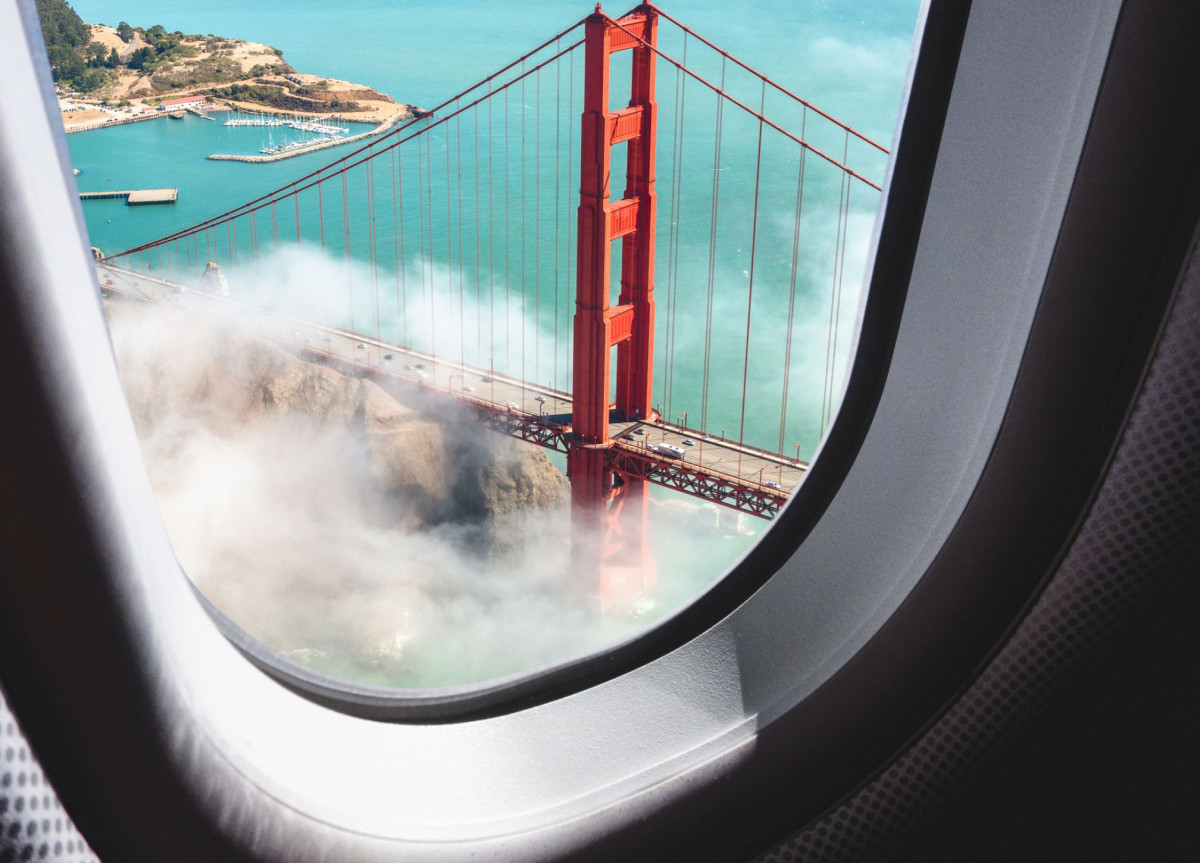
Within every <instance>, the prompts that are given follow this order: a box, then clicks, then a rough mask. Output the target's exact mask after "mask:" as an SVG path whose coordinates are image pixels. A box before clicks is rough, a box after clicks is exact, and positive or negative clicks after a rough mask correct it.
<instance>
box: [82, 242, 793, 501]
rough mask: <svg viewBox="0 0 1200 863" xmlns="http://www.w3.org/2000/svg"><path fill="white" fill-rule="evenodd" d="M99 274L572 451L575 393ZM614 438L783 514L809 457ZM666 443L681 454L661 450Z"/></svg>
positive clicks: (698, 483)
mask: <svg viewBox="0 0 1200 863" xmlns="http://www.w3.org/2000/svg"><path fill="white" fill-rule="evenodd" d="M97 270H98V273H99V275H100V281H101V284H102V286H104V287H105V288H106V289H107V290H109V291H111V292H115V293H119V294H124V295H127V296H129V297H131V298H135V299H138V300H142V301H144V300H151V301H160V302H166V303H170V304H175V305H180V306H184V307H187V308H189V309H191V310H193V311H196V312H201V313H204V314H211V315H218V316H237V317H238V318H239V319H242V320H246V319H249V320H251V321H253V325H254V327H255V329H256V330H257V331H258V332H259V333H261V334H262V335H264V336H266V337H268V338H271V339H272V340H275V341H277V342H280V343H283V344H287V345H290V346H291V347H292V348H293V349H295V350H297V351H298V352H302V353H305V354H307V355H309V356H310V357H313V358H316V359H319V360H320V361H322V362H325V363H328V364H330V365H332V366H336V367H339V368H342V369H344V370H346V371H349V372H352V373H356V374H365V375H368V376H370V377H371V378H372V379H373V380H375V381H376V382H378V383H380V384H381V385H383V386H384V387H385V388H388V389H392V388H396V387H406V388H418V389H419V390H421V391H425V392H428V393H430V395H431V396H438V397H442V398H444V397H446V396H450V397H452V398H453V399H454V400H455V401H456V402H458V403H459V404H460V405H463V406H464V407H466V408H468V409H470V410H471V411H473V412H474V414H475V416H474V421H476V422H478V423H479V424H481V425H484V426H487V427H489V428H491V429H493V430H496V431H501V432H505V433H507V434H511V435H514V436H516V437H520V438H523V439H525V440H528V441H531V442H533V443H538V444H540V445H542V446H546V447H548V448H550V449H555V450H558V451H559V452H564V453H565V452H566V451H567V449H568V447H569V441H570V435H571V415H572V409H573V405H572V401H571V395H570V394H569V393H566V392H562V391H560V390H555V389H552V388H550V387H545V386H538V385H536V384H530V383H528V382H524V381H520V380H517V379H514V378H511V377H508V376H505V375H503V374H499V373H495V372H492V371H490V370H487V369H479V368H475V367H472V366H467V365H461V364H459V363H456V362H450V361H447V360H446V359H444V358H438V357H434V356H432V355H430V354H427V353H423V352H420V351H415V350H412V349H409V348H405V347H401V346H398V345H392V344H388V343H386V342H382V341H378V340H376V339H372V338H370V337H367V336H362V335H358V334H355V333H350V332H345V331H343V330H338V329H334V328H331V327H320V326H315V325H313V324H310V323H306V322H302V321H299V320H297V319H294V318H290V317H286V316H284V315H279V314H275V313H273V312H267V311H263V310H261V309H257V308H255V307H251V306H246V305H243V304H241V303H238V302H236V301H234V300H230V299H228V298H224V297H219V296H215V295H212V294H207V293H202V292H199V291H192V290H189V289H187V288H184V287H181V286H179V285H175V284H172V283H170V282H167V281H164V280H161V279H157V278H154V277H152V276H146V275H141V274H137V273H132V272H130V271H128V270H123V269H120V268H117V267H112V266H110V265H105V264H99V265H98V266H97ZM609 436H610V437H611V438H612V439H613V446H612V451H613V452H612V455H613V458H612V464H613V469H614V470H618V471H621V472H624V473H628V474H630V475H634V476H640V477H642V478H644V479H647V480H649V481H651V482H654V483H656V484H659V485H664V486H667V487H670V488H676V489H678V490H680V491H684V492H687V493H689V494H693V495H695V496H698V497H702V498H705V499H708V500H712V501H714V502H717V503H721V504H724V505H726V506H732V507H734V508H736V509H740V510H743V511H746V512H750V513H752V514H755V515H760V516H764V517H770V516H772V515H774V514H775V512H777V511H778V508H779V506H781V505H782V504H783V503H784V502H786V500H787V499H788V497H789V496H790V493H791V491H792V489H794V488H795V486H796V485H797V484H798V483H799V482H800V480H801V479H802V478H803V476H804V473H805V471H807V469H808V464H807V463H805V462H802V461H797V460H795V459H792V458H788V457H786V456H781V455H779V454H778V453H773V452H769V451H767V450H762V449H758V448H755V447H751V446H745V445H739V444H738V443H737V442H736V441H729V440H725V439H723V438H721V437H719V436H713V435H707V434H703V433H701V432H700V431H698V430H696V429H689V428H686V427H684V426H679V425H675V424H672V423H666V422H662V421H639V422H628V421H625V420H623V419H620V418H619V417H614V419H613V421H612V422H611V423H610V424H609ZM663 445H668V446H671V447H674V448H676V449H677V450H678V451H680V452H682V455H677V454H676V453H675V452H672V451H671V450H664V449H662V447H663Z"/></svg>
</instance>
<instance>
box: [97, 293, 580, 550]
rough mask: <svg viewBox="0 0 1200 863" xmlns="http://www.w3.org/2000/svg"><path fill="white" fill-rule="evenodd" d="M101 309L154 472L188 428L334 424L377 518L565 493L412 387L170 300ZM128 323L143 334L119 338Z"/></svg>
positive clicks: (475, 512) (535, 501) (531, 453)
mask: <svg viewBox="0 0 1200 863" xmlns="http://www.w3.org/2000/svg"><path fill="white" fill-rule="evenodd" d="M109 316H110V319H111V320H112V322H113V328H114V341H115V345H116V349H117V356H118V362H119V365H120V368H121V374H122V378H123V380H124V381H125V384H126V395H127V398H128V400H129V404H130V410H131V412H132V414H133V418H134V422H135V425H136V426H137V428H138V432H139V436H140V437H141V438H142V440H143V441H144V442H145V441H157V442H159V447H160V448H159V449H156V450H154V451H153V452H152V454H151V455H152V457H151V458H150V459H149V462H150V469H151V473H152V475H153V474H154V473H155V472H156V471H155V464H156V462H157V461H158V460H160V459H169V458H170V457H171V455H172V445H171V444H172V441H174V442H175V443H180V442H181V440H182V437H181V436H183V435H186V434H187V433H188V431H189V428H190V429H191V430H193V431H194V430H195V429H196V428H197V427H200V428H204V429H207V430H209V431H210V432H212V433H214V434H217V435H221V434H222V433H223V431H224V432H229V431H231V430H234V429H239V428H243V427H246V426H255V425H259V426H277V427H281V428H286V434H287V436H288V437H290V438H292V439H293V440H294V439H296V438H301V439H303V438H312V439H319V438H321V437H323V436H326V435H328V434H330V433H336V434H338V435H342V436H344V437H345V442H344V443H343V447H344V446H345V445H346V443H350V442H353V443H357V444H359V445H361V447H362V451H361V453H359V454H361V455H363V456H365V465H358V466H356V467H354V468H349V467H348V469H350V470H353V471H355V472H357V470H359V469H361V468H362V467H364V466H365V467H366V473H367V478H368V479H369V480H370V484H371V485H373V486H374V487H375V490H376V491H377V492H378V494H379V495H381V497H382V499H383V500H384V501H385V502H386V504H387V505H386V506H385V507H384V509H383V510H382V511H380V512H377V513H376V515H377V517H379V518H380V519H382V520H384V521H386V520H387V519H388V517H392V518H394V519H395V520H396V522H397V523H402V524H403V525H404V526H406V527H408V528H413V527H417V526H420V525H433V524H441V523H445V522H457V523H464V524H472V525H476V526H481V527H485V528H486V527H487V526H488V523H490V521H491V520H493V519H494V518H495V517H496V516H502V515H506V514H508V513H513V512H518V511H528V510H539V509H546V508H550V507H555V506H559V505H562V504H563V502H564V501H565V498H566V494H567V488H568V486H567V482H566V478H565V477H563V475H562V474H561V473H560V472H559V471H558V470H557V469H556V468H555V467H554V465H552V464H551V463H550V461H549V460H548V459H547V458H546V456H545V454H544V453H543V452H542V451H541V450H539V449H536V448H534V447H530V446H522V445H520V444H519V443H518V442H516V441H513V440H510V439H508V438H505V437H503V436H499V435H496V434H494V433H491V432H487V431H484V430H481V429H478V428H475V427H472V426H464V425H461V424H457V423H453V422H449V423H444V422H441V421H439V420H438V419H436V418H435V417H434V416H431V414H430V413H428V412H426V411H422V410H421V409H420V407H421V405H420V400H419V394H417V393H414V397H413V398H411V399H409V400H408V404H404V403H402V402H401V401H399V400H398V399H397V397H396V394H392V393H389V392H386V391H385V390H384V389H383V388H382V387H380V386H379V385H378V384H376V383H374V382H372V381H369V380H363V379H360V378H355V377H351V376H348V375H344V374H342V373H340V372H338V371H336V370H334V369H331V368H328V367H326V366H322V365H317V364H314V363H310V362H305V361H303V360H301V359H299V358H297V357H296V356H293V355H292V354H291V353H289V352H288V351H286V350H285V349H284V348H282V347H280V346H278V345H276V344H274V343H272V342H270V341H268V340H266V339H262V338H258V337H255V336H253V335H251V334H249V333H246V332H243V331H240V330H239V329H237V328H235V327H232V326H230V327H215V326H210V325H207V324H205V323H204V322H203V321H201V320H197V319H196V318H193V317H187V318H186V319H181V315H180V314H179V313H178V312H176V311H175V310H172V309H160V308H153V307H146V306H140V305H137V306H130V305H124V304H119V303H118V304H110V308H109ZM132 330H136V331H139V332H140V333H141V335H139V336H138V337H136V338H124V337H123V335H124V334H126V333H130V332H131V331H132ZM398 392H402V391H400V390H398ZM429 407H433V406H431V405H427V408H429ZM437 407H444V406H442V405H438V406H437ZM164 436H165V440H163V438H164ZM347 456H348V457H349V456H350V453H347Z"/></svg>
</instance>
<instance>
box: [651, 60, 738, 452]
mask: <svg viewBox="0 0 1200 863" xmlns="http://www.w3.org/2000/svg"><path fill="white" fill-rule="evenodd" d="M721 89H722V90H724V89H725V61H724V60H722V61H721ZM716 98H717V110H716V112H715V113H716V132H715V134H714V143H713V168H712V171H713V181H712V206H711V210H710V213H711V216H710V222H709V228H708V296H707V300H706V302H705V309H704V366H703V371H702V373H701V384H700V430H701V431H704V430H705V429H707V428H708V380H709V369H710V363H711V362H712V326H713V286H714V283H715V281H716V269H717V211H718V204H719V201H720V195H721V118H722V115H723V114H724V111H725V101H724V99H723V98H722V97H721V95H720V94H718V95H717V97H716ZM665 406H666V409H667V416H670V414H671V406H670V391H669V390H668V392H667V401H666V402H665Z"/></svg>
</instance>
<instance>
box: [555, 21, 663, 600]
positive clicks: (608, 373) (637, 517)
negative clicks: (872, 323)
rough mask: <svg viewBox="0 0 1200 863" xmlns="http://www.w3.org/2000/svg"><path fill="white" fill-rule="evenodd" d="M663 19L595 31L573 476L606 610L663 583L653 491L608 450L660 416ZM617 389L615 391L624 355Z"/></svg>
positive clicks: (582, 535)
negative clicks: (624, 88) (624, 55)
mask: <svg viewBox="0 0 1200 863" xmlns="http://www.w3.org/2000/svg"><path fill="white" fill-rule="evenodd" d="M657 25H658V19H657V13H656V12H655V10H654V9H653V8H652V7H649V6H641V7H638V9H636V10H635V11H634V12H632V13H631V14H630V15H628V16H626V17H625V18H621V19H619V20H616V21H614V20H613V19H611V18H609V17H608V16H607V15H605V14H604V13H603V12H601V11H600V7H599V5H597V7H596V13H595V14H594V15H591V16H590V17H589V18H588V19H587V22H586V24H585V31H586V36H585V40H586V42H585V58H584V110H583V118H582V133H581V136H580V141H581V154H580V196H579V197H580V200H579V251H578V268H577V275H578V278H577V280H576V299H575V309H576V310H575V323H574V327H575V355H574V367H573V369H572V376H573V381H572V389H573V393H574V416H573V418H572V427H573V437H572V444H571V451H570V454H569V455H568V461H567V467H568V471H567V472H568V475H569V476H570V479H571V508H572V535H571V543H572V558H573V560H574V563H575V566H576V568H577V571H579V572H581V573H583V574H587V575H589V576H590V578H591V583H592V584H594V585H596V590H597V591H598V593H599V596H600V603H601V606H602V607H603V608H605V609H615V608H620V607H623V606H626V605H628V604H630V603H632V602H633V601H634V600H635V599H637V597H639V596H640V595H642V594H643V593H644V592H645V591H646V590H648V589H649V588H650V587H652V586H653V584H654V582H655V565H654V558H653V556H652V555H651V553H650V548H649V545H648V543H647V541H646V519H647V515H648V513H649V496H648V495H647V489H646V483H645V481H644V480H642V479H640V478H638V477H632V476H628V475H621V474H615V473H614V472H613V470H612V467H611V465H610V459H609V457H608V455H609V454H608V449H609V448H610V447H611V444H612V442H611V440H610V439H609V423H610V421H611V416H610V415H611V414H612V412H613V411H614V410H615V412H616V414H617V415H618V416H619V417H620V418H621V419H622V420H627V421H628V420H640V419H647V418H649V417H650V415H651V406H652V404H653V402H652V396H653V393H652V381H653V376H654V375H653V371H654V219H655V211H656V197H655V191H654V170H655V164H654V150H655V128H656V123H655V119H656V117H655V115H656V110H657V106H656V103H655V101H654V83H655V54H654V51H653V50H652V49H651V47H650V46H652V45H654V44H655V37H656V34H657ZM623 50H631V51H632V52H633V58H632V64H633V70H632V76H631V79H632V86H631V90H632V92H631V96H630V100H629V105H628V107H625V108H620V109H618V110H615V111H613V110H609V65H610V58H611V56H612V55H613V54H614V53H616V52H619V51H623ZM623 143H624V144H627V147H628V150H627V158H626V165H627V167H626V176H625V189H624V195H623V197H622V198H621V199H620V200H618V201H611V200H610V183H611V171H612V148H613V147H614V146H616V145H618V144H623ZM617 239H620V240H621V275H620V292H619V295H618V297H617V301H616V304H615V305H614V304H613V303H612V244H613V241H614V240H617ZM614 346H615V347H616V348H617V364H616V392H615V393H611V392H610V380H611V378H612V356H611V355H612V348H613V347H614Z"/></svg>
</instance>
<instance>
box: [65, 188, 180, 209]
mask: <svg viewBox="0 0 1200 863" xmlns="http://www.w3.org/2000/svg"><path fill="white" fill-rule="evenodd" d="M101 198H124V199H125V203H126V204H127V205H128V206H130V207H136V206H139V205H142V204H174V203H175V201H176V200H177V199H178V198H179V190H178V189H112V190H109V191H106V192H80V193H79V200H81V201H95V200H98V199H101Z"/></svg>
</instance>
